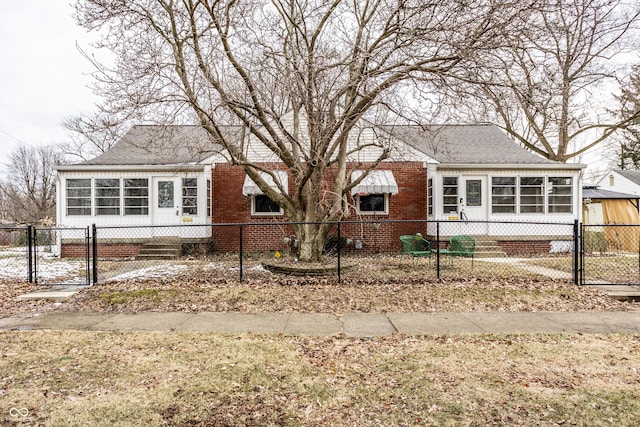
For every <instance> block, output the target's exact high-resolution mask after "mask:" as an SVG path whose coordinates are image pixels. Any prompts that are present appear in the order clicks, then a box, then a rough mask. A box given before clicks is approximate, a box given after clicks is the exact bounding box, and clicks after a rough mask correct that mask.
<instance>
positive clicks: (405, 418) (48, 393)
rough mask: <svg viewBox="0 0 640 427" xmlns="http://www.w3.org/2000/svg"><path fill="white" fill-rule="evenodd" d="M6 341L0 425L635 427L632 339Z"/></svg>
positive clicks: (169, 336)
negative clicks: (631, 426) (551, 426)
mask: <svg viewBox="0 0 640 427" xmlns="http://www.w3.org/2000/svg"><path fill="white" fill-rule="evenodd" d="M0 340H1V341H2V348H1V352H2V354H1V357H0V371H1V372H2V378H1V380H0V381H1V382H0V395H1V396H2V399H1V401H0V423H1V424H2V425H23V424H31V425H33V424H36V425H50V426H130V425H172V426H218V425H222V426H269V425H291V426H296V425H307V426H326V425H337V426H353V425H359V426H368V425H434V426H435V425H438V426H439V425H473V426H485V425H589V426H598V425H621V426H622V425H638V424H639V423H640V336H637V335H577V336H569V335H472V336H424V337H407V336H398V335H395V336H390V337H383V338H374V339H359V338H344V337H327V338H318V337H289V336H259V335H242V336H223V335H214V334H181V333H134V332H128V333H106V332H62V331H60V332H52V331H49V332H46V331H22V332H16V331H12V332H1V333H0ZM11 408H14V411H11ZM25 409H26V411H25ZM16 410H21V411H22V412H20V413H18V412H16ZM27 412H28V414H26V413H27ZM11 414H13V416H12V415H11ZM25 414H26V416H23V415H25Z"/></svg>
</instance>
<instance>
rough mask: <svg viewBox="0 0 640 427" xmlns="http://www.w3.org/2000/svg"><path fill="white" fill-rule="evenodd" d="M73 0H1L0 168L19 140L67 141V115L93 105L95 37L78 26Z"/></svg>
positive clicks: (45, 142)
mask: <svg viewBox="0 0 640 427" xmlns="http://www.w3.org/2000/svg"><path fill="white" fill-rule="evenodd" d="M71 2H72V0H19V1H5V2H3V7H2V13H0V40H1V42H0V64H1V65H0V173H3V172H4V170H5V165H6V163H7V162H8V156H9V154H10V153H11V152H12V151H13V150H14V149H15V148H16V147H17V146H18V145H20V144H21V143H24V144H27V145H36V144H44V145H46V144H52V143H60V142H65V141H67V140H68V139H69V138H68V135H69V132H68V131H67V130H66V129H65V128H64V127H63V126H62V121H63V120H64V118H65V117H68V116H74V115H78V114H80V113H83V112H92V111H94V110H95V104H96V103H97V102H98V99H97V98H96V97H95V96H94V95H93V93H92V91H91V89H90V85H91V82H92V78H91V76H90V73H91V71H92V65H91V63H90V62H89V61H88V60H87V59H86V58H84V57H83V56H82V54H81V53H80V52H79V51H78V49H77V47H76V43H77V44H78V45H79V46H80V47H81V48H82V49H83V50H85V51H87V50H89V51H91V48H90V45H89V44H90V40H91V38H92V37H93V36H92V35H90V34H88V33H87V32H86V30H84V29H83V28H80V27H78V26H77V25H76V23H75V21H74V19H73V18H72V16H71V14H72V13H73V8H72V7H71V5H70V3H71Z"/></svg>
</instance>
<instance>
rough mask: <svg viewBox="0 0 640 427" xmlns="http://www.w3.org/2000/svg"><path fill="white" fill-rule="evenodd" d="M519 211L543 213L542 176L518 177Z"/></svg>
mask: <svg viewBox="0 0 640 427" xmlns="http://www.w3.org/2000/svg"><path fill="white" fill-rule="evenodd" d="M520 213H544V178H543V177H541V176H536V177H521V178H520Z"/></svg>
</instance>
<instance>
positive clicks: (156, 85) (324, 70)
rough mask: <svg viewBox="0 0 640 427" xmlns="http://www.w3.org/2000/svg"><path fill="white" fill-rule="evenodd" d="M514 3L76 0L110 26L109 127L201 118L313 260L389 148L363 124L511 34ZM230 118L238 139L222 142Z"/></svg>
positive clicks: (104, 88)
mask: <svg viewBox="0 0 640 427" xmlns="http://www.w3.org/2000/svg"><path fill="white" fill-rule="evenodd" d="M523 7H526V5H523V4H522V2H521V1H517V0H451V1H446V2H425V1H423V0H402V1H398V0H366V1H353V0H331V1H326V0H308V1H297V0H237V1H221V0H184V1H179V2H175V1H171V0H156V1H150V0H131V1H126V2H125V1H111V0H78V2H77V3H76V17H77V20H78V22H79V24H80V25H82V26H84V27H85V28H87V29H104V30H106V31H104V32H103V34H104V37H103V39H102V40H101V42H100V43H99V45H98V47H103V48H106V49H108V50H109V51H110V52H112V53H113V55H114V56H115V58H116V63H115V66H114V69H113V70H110V69H107V68H105V67H102V68H100V72H99V73H97V74H96V78H97V84H96V90H97V91H98V92H99V93H100V94H101V95H102V96H103V97H104V103H103V104H102V106H101V107H102V111H103V112H106V113H108V114H109V115H110V117H112V118H113V119H112V120H113V121H114V122H115V123H125V122H126V121H127V120H131V119H132V118H133V119H135V118H144V120H145V122H147V123H149V122H152V123H153V122H155V123H160V124H165V125H166V124H175V123H184V122H187V123H192V122H194V121H195V122H196V123H197V124H199V125H201V126H202V127H203V128H204V129H205V130H206V131H207V132H208V133H209V134H210V135H211V137H212V139H213V140H214V141H216V142H217V143H219V144H221V145H222V146H223V147H224V148H225V151H226V153H227V155H228V156H229V161H230V162H231V163H233V164H237V165H240V166H241V167H242V168H243V169H244V171H245V172H246V173H247V175H248V176H249V177H250V178H251V179H253V181H254V182H255V183H256V184H257V185H258V186H259V187H260V189H261V190H262V191H263V192H264V194H265V195H266V196H267V197H269V198H270V199H271V200H273V201H274V202H275V203H277V204H278V205H279V206H281V207H282V208H283V210H284V211H285V212H286V214H287V216H288V218H289V220H290V221H292V222H293V223H304V224H302V225H298V224H295V225H293V227H294V229H295V232H296V236H297V238H298V240H299V242H300V247H299V255H300V259H301V260H306V261H308V260H319V259H320V257H321V254H322V248H323V245H324V242H325V239H326V236H327V234H328V232H329V231H330V229H331V228H332V225H330V224H327V222H329V221H335V220H338V219H341V218H342V217H343V216H344V215H345V214H346V213H347V210H346V209H345V206H346V203H345V198H346V195H347V194H348V192H349V190H350V189H351V188H352V187H353V186H354V185H357V184H359V183H360V182H361V181H362V179H364V178H365V177H366V174H367V173H368V172H369V171H370V170H372V169H374V168H375V167H376V166H377V165H378V164H379V163H380V162H381V161H383V160H385V159H386V158H388V157H389V156H390V153H391V150H392V147H391V146H389V145H388V141H382V140H380V139H378V138H369V139H367V140H364V139H359V138H358V134H359V131H360V130H361V129H359V128H358V126H359V124H360V123H362V120H361V119H363V118H368V119H369V120H371V121H373V122H376V123H380V122H383V120H384V119H383V118H385V117H388V116H389V115H391V116H392V115H393V113H394V112H398V111H402V110H406V109H408V107H409V105H407V103H406V99H405V98H404V95H403V94H407V93H410V92H411V91H412V90H414V89H416V88H419V89H420V90H421V91H423V92H427V93H429V92H436V91H439V90H441V89H440V87H441V86H442V85H443V84H444V82H445V81H447V79H446V77H447V76H450V75H454V74H456V73H457V74H461V73H462V70H464V69H465V68H466V67H468V66H470V65H471V64H472V63H473V62H474V61H475V60H477V59H478V58H477V56H478V55H485V54H486V53H487V52H490V51H491V50H492V49H495V48H496V46H497V45H499V44H500V43H501V41H502V40H503V38H504V37H503V33H504V32H505V31H516V30H517V29H518V28H517V27H514V26H513V24H514V22H516V21H515V19H514V16H517V15H518V14H519V13H521V12H522V8H523ZM436 88H437V89H436ZM285 118H286V119H285ZM423 119H424V117H423ZM385 124H386V123H385ZM228 125H235V126H239V127H242V128H243V129H244V130H245V134H244V135H242V136H241V137H238V135H233V136H231V137H230V136H229V133H228V132H226V128H227V126H228ZM248 140H251V141H253V142H254V143H257V144H260V145H261V146H262V147H261V150H262V151H265V152H268V153H271V158H272V159H273V161H278V162H280V163H282V164H283V165H284V166H285V167H286V168H287V169H288V171H289V173H290V175H291V176H292V178H293V179H292V181H293V184H294V187H295V188H294V190H293V191H292V192H290V193H288V192H287V191H285V189H284V188H282V186H281V185H278V188H273V187H272V186H271V185H269V184H270V181H273V182H275V183H276V184H279V180H278V178H277V175H276V174H275V173H273V171H270V170H267V169H265V168H264V167H263V166H261V164H259V163H255V162H252V159H250V158H248V157H247V151H246V145H245V144H246V142H247V141H248ZM371 149H375V150H377V156H376V157H373V158H371V159H370V162H368V163H367V164H366V165H359V166H358V167H359V168H360V169H364V170H365V173H364V174H363V175H362V176H361V177H360V178H357V179H353V180H352V179H351V172H352V170H351V169H350V168H351V167H352V166H350V159H353V158H356V156H357V154H358V152H360V151H362V150H371ZM329 171H330V172H331V173H330V174H329V173H328V172H329ZM269 175H270V178H267V176H269ZM328 175H331V176H332V179H331V180H327V176H328Z"/></svg>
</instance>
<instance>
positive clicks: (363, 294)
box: [61, 274, 632, 314]
mask: <svg viewBox="0 0 640 427" xmlns="http://www.w3.org/2000/svg"><path fill="white" fill-rule="evenodd" d="M630 307H632V305H631V304H629V303H624V302H620V301H616V300H613V299H612V298H610V297H608V296H607V295H605V294H604V293H602V292H601V291H598V290H595V289H592V288H588V287H578V286H575V285H574V284H572V283H569V282H554V281H552V280H535V279H509V280H507V279H500V280H488V279H468V280H456V281H451V282H446V281H443V282H440V283H433V282H426V281H420V280H418V279H408V278H405V279H396V280H380V279H375V278H366V279H344V280H343V281H342V282H341V283H337V281H336V280H335V278H318V277H316V278H309V277H290V276H279V275H274V276H271V277H269V279H268V280H265V279H249V280H245V281H243V282H239V281H237V280H234V279H228V278H220V277H216V276H206V275H202V274H199V275H197V276H182V277H179V278H171V279H166V280H160V279H153V280H140V279H136V280H127V281H123V282H113V283H107V284H103V285H99V286H95V287H92V288H88V289H85V290H83V291H82V292H80V293H79V294H77V295H76V296H75V297H74V298H72V299H71V300H69V301H68V302H66V303H64V304H63V305H62V306H61V308H62V309H65V310H73V311H93V312H126V313H133V312H141V311H182V312H204V311H210V312H226V311H235V312H246V313H252V312H315V313H331V314H341V313H347V312H365V313H384V312H444V311H458V312H463V311H589V310H596V311H606V310H626V309H629V308H630Z"/></svg>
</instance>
